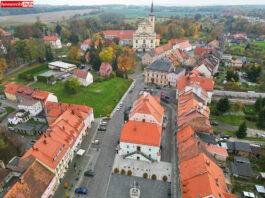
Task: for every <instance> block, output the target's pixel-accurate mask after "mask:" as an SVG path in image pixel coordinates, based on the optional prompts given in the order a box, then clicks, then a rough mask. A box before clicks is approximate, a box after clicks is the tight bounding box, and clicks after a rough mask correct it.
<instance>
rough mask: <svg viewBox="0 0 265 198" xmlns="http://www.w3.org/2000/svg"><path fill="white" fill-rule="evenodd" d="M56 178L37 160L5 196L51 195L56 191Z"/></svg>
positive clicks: (42, 197) (41, 196) (12, 197)
mask: <svg viewBox="0 0 265 198" xmlns="http://www.w3.org/2000/svg"><path fill="white" fill-rule="evenodd" d="M55 186H56V178H55V177H54V174H53V173H52V172H51V171H50V170H49V169H47V168H46V167H45V166H44V165H43V164H42V163H41V162H39V161H37V160H35V161H34V162H33V163H32V164H31V165H30V167H29V168H28V169H27V170H26V171H25V172H24V173H23V175H21V176H20V178H19V180H18V181H17V182H16V183H15V184H14V185H13V186H12V187H11V189H10V190H9V191H8V192H7V193H6V194H5V196H4V198H14V197H40V198H48V197H51V196H52V195H53V194H54V192H55Z"/></svg>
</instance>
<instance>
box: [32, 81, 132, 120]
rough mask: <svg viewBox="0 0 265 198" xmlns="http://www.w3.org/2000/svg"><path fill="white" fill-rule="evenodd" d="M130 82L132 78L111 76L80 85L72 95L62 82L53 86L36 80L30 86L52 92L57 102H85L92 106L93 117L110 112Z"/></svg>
mask: <svg viewBox="0 0 265 198" xmlns="http://www.w3.org/2000/svg"><path fill="white" fill-rule="evenodd" d="M131 83H132V80H127V79H123V78H112V79H109V80H107V81H103V82H94V83H93V84H91V85H89V86H88V87H80V89H79V91H78V93H76V94H74V95H72V94H68V93H67V92H66V91H65V89H64V85H63V83H62V82H57V83H56V84H55V85H53V86H50V85H47V84H45V83H42V82H36V83H34V84H33V85H32V87H35V88H40V89H41V90H45V91H50V92H53V93H54V94H55V95H56V96H57V98H58V100H59V102H66V103H72V104H85V105H87V106H90V107H93V109H94V115H95V117H99V116H100V115H106V114H108V113H111V111H112V110H113V108H114V107H115V106H116V104H117V103H118V101H119V100H120V99H121V97H122V96H123V94H124V93H125V92H126V90H127V89H128V87H129V86H130V84H131Z"/></svg>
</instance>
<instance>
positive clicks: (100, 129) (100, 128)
mask: <svg viewBox="0 0 265 198" xmlns="http://www.w3.org/2000/svg"><path fill="white" fill-rule="evenodd" d="M98 131H107V129H106V128H104V127H99V128H98Z"/></svg>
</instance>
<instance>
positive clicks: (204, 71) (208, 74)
mask: <svg viewBox="0 0 265 198" xmlns="http://www.w3.org/2000/svg"><path fill="white" fill-rule="evenodd" d="M195 69H197V70H198V71H199V72H201V73H202V74H204V76H205V77H207V78H212V77H213V76H212V70H211V68H210V67H207V66H206V65H205V64H201V65H198V66H197V67H196V68H195Z"/></svg>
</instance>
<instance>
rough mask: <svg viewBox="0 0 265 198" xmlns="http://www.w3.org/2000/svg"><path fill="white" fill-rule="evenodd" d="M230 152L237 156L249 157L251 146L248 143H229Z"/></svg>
mask: <svg viewBox="0 0 265 198" xmlns="http://www.w3.org/2000/svg"><path fill="white" fill-rule="evenodd" d="M227 150H228V152H233V153H235V154H237V155H243V156H249V155H250V154H251V148H250V145H249V144H248V143H246V142H230V141H228V142H227Z"/></svg>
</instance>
